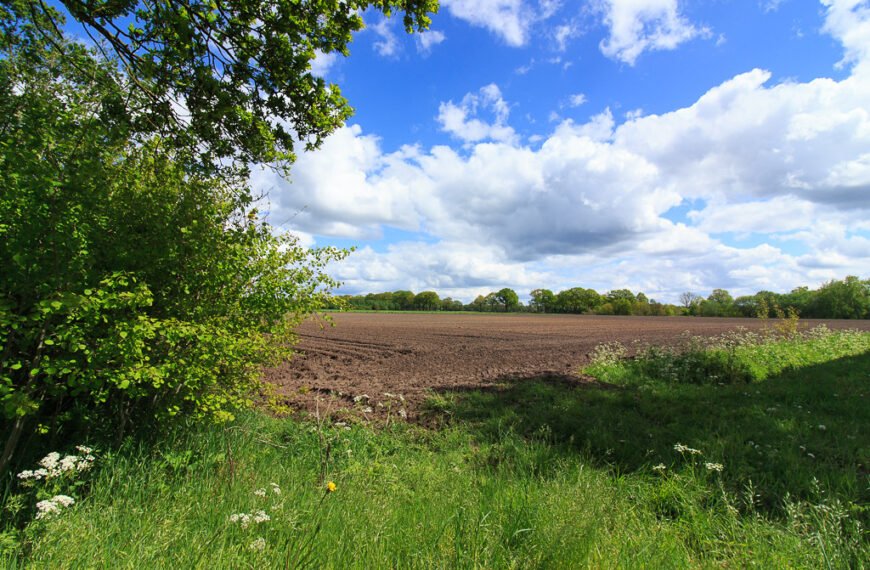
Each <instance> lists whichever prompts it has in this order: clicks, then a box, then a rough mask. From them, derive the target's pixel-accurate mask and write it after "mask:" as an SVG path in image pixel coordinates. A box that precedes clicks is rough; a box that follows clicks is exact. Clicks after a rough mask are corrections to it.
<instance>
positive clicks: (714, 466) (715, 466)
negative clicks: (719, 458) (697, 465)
mask: <svg viewBox="0 0 870 570" xmlns="http://www.w3.org/2000/svg"><path fill="white" fill-rule="evenodd" d="M704 467H706V468H707V471H716V472H717V473H721V472H722V469H723V467H722V464H721V463H705V464H704Z"/></svg>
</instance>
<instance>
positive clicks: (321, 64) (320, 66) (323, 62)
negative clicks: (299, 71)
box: [311, 50, 339, 77]
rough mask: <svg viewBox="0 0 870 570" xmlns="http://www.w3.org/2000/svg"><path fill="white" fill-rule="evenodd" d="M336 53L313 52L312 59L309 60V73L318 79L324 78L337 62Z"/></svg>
mask: <svg viewBox="0 0 870 570" xmlns="http://www.w3.org/2000/svg"><path fill="white" fill-rule="evenodd" d="M338 55H339V54H338V53H337V52H330V53H323V52H322V51H320V50H316V51H315V52H314V59H313V60H311V73H312V74H314V75H316V76H318V77H326V74H327V73H329V70H330V69H331V68H332V66H333V65H335V63H336V62H337V61H338Z"/></svg>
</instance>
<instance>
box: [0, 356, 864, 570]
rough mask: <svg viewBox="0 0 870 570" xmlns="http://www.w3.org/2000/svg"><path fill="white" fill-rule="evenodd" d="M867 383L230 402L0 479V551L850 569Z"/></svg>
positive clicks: (809, 372)
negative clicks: (53, 467)
mask: <svg viewBox="0 0 870 570" xmlns="http://www.w3.org/2000/svg"><path fill="white" fill-rule="evenodd" d="M868 395H870V354H868V353H864V354H859V355H854V356H848V357H843V358H839V359H836V360H832V361H829V362H825V363H821V364H813V365H809V366H806V367H803V368H800V369H790V370H786V371H785V372H782V373H778V374H770V375H769V376H768V377H767V379H766V380H765V381H763V382H757V383H751V384H723V385H720V384H719V383H707V384H694V383H672V382H664V381H652V380H646V381H643V382H636V383H625V384H623V385H621V386H612V385H607V384H600V385H596V384H594V383H585V384H584V383H580V382H570V381H567V380H560V381H556V380H546V379H541V380H535V381H522V382H515V383H509V384H505V385H501V386H497V387H493V388H492V389H489V390H480V391H473V392H441V393H435V394H433V396H432V398H431V400H430V403H429V406H428V408H427V411H426V414H425V416H426V420H427V422H428V424H429V425H436V426H440V427H438V428H437V429H429V428H422V427H418V426H416V425H412V424H405V423H393V424H391V425H389V426H381V427H380V428H375V427H372V426H369V425H364V424H362V423H353V422H350V423H347V424H346V423H345V421H348V420H347V419H346V418H345V421H335V420H329V419H326V418H324V419H322V420H321V421H316V420H315V419H313V418H309V419H303V420H300V419H278V418H273V417H269V416H266V415H264V414H260V413H250V414H247V415H244V416H242V417H241V418H240V419H239V420H238V421H237V422H236V423H234V424H233V425H231V426H229V427H216V426H207V427H203V426H200V427H189V428H187V429H179V430H177V431H175V432H172V433H167V434H163V435H162V436H161V437H160V438H159V440H158V441H156V442H151V443H144V442H141V441H140V442H139V443H134V442H132V441H128V442H126V443H125V444H123V445H122V446H121V447H119V448H110V447H105V448H102V449H101V448H100V447H99V445H96V444H94V445H93V447H95V448H96V449H95V451H94V455H95V456H96V459H95V460H94V462H93V468H92V469H90V470H88V471H87V472H86V473H84V474H83V475H82V477H81V478H80V480H79V483H82V484H81V485H80V486H78V487H76V486H75V484H74V483H73V482H72V481H60V483H58V484H57V485H56V486H55V487H54V488H52V489H51V490H50V492H49V490H47V489H42V490H40V489H38V488H37V487H25V486H23V485H21V484H19V483H13V484H10V485H7V487H6V490H5V495H4V497H3V524H4V530H3V534H2V535H0V550H2V551H3V552H4V554H3V555H2V556H4V558H0V560H3V562H4V563H5V564H6V566H8V567H12V568H23V567H28V568H81V567H87V568H91V567H96V568H165V567H178V568H246V567H255V568H390V567H392V568H590V567H591V568H614V567H622V568H712V567H716V568H720V567H750V566H756V567H762V568H786V567H798V568H864V567H867V566H868V565H870V556H868V546H867V545H868V541H867V539H868V535H867V531H866V528H867V524H868V523H870V520H868V519H870V516H868V507H867V505H868V504H870V494H868V457H870V442H868V438H867V435H866V434H868V433H870V406H868V405H867V404H868ZM328 404H329V402H325V406H324V408H323V409H328V408H329V406H328ZM61 451H64V450H61ZM69 451H70V453H78V452H76V451H73V448H72V447H71V448H70V450H69ZM329 481H333V482H334V483H335V485H336V487H335V491H334V492H329V491H328V489H327V487H326V485H327V483H328V482H329ZM64 485H65V486H64ZM276 490H278V491H280V493H279V492H277V491H276ZM40 491H41V492H42V493H43V495H41V496H39V492H40ZM59 493H64V494H68V495H70V496H71V497H74V498H75V501H76V502H75V504H73V505H71V506H69V507H65V508H62V509H60V512H59V513H57V514H54V515H51V516H45V517H43V518H42V519H40V520H34V518H33V517H34V515H35V513H36V510H35V501H36V500H37V499H40V498H41V499H42V500H45V497H47V496H48V495H49V494H59ZM234 515H235V516H234ZM242 515H247V517H248V518H247V525H246V526H245V524H244V523H245V520H246V519H245V517H244V516H242ZM263 515H265V516H263ZM267 519H268V520H267ZM257 521H259V522H257Z"/></svg>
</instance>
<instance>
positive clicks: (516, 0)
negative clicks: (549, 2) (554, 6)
mask: <svg viewBox="0 0 870 570" xmlns="http://www.w3.org/2000/svg"><path fill="white" fill-rule="evenodd" d="M441 5H442V6H443V7H446V8H447V10H448V11H449V12H450V14H451V15H453V16H454V17H455V18H459V19H460V20H465V21H466V22H468V23H470V24H472V25H475V26H480V27H482V28H486V29H488V30H489V31H491V32H493V33H494V34H496V35H497V36H499V37H500V38H501V39H502V40H504V42H505V43H507V44H508V45H510V46H521V45H525V43H526V41H527V40H528V35H529V27H530V25H531V24H532V21H533V19H534V18H533V15H532V13H531V11H530V9H529V8H528V7H527V6H526V5H525V3H524V2H523V0H442V2H441Z"/></svg>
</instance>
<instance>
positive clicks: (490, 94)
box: [438, 83, 516, 142]
mask: <svg viewBox="0 0 870 570" xmlns="http://www.w3.org/2000/svg"><path fill="white" fill-rule="evenodd" d="M484 111H486V112H489V113H490V114H491V115H492V117H493V119H492V122H490V123H488V122H486V121H483V120H481V119H478V118H476V115H477V114H478V113H479V112H484ZM509 114H510V106H509V105H508V104H507V102H506V101H505V100H504V99H503V98H502V94H501V90H500V89H499V88H498V85H496V84H495V83H490V84H489V85H486V86H484V87H482V88H481V89H480V90H479V91H478V92H477V93H468V94H466V95H465V97H463V98H462V101H460V102H459V103H458V104H456V103H454V102H453V101H448V102H446V103H441V104H440V105H439V107H438V122H439V123H440V124H441V129H442V130H444V131H446V132H448V133H450V134H451V135H453V136H455V137H457V138H459V139H461V140H463V141H465V142H477V141H482V140H496V141H513V140H515V139H516V133H515V132H514V130H513V129H512V128H511V127H510V126H508V125H507V120H508V115H509Z"/></svg>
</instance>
